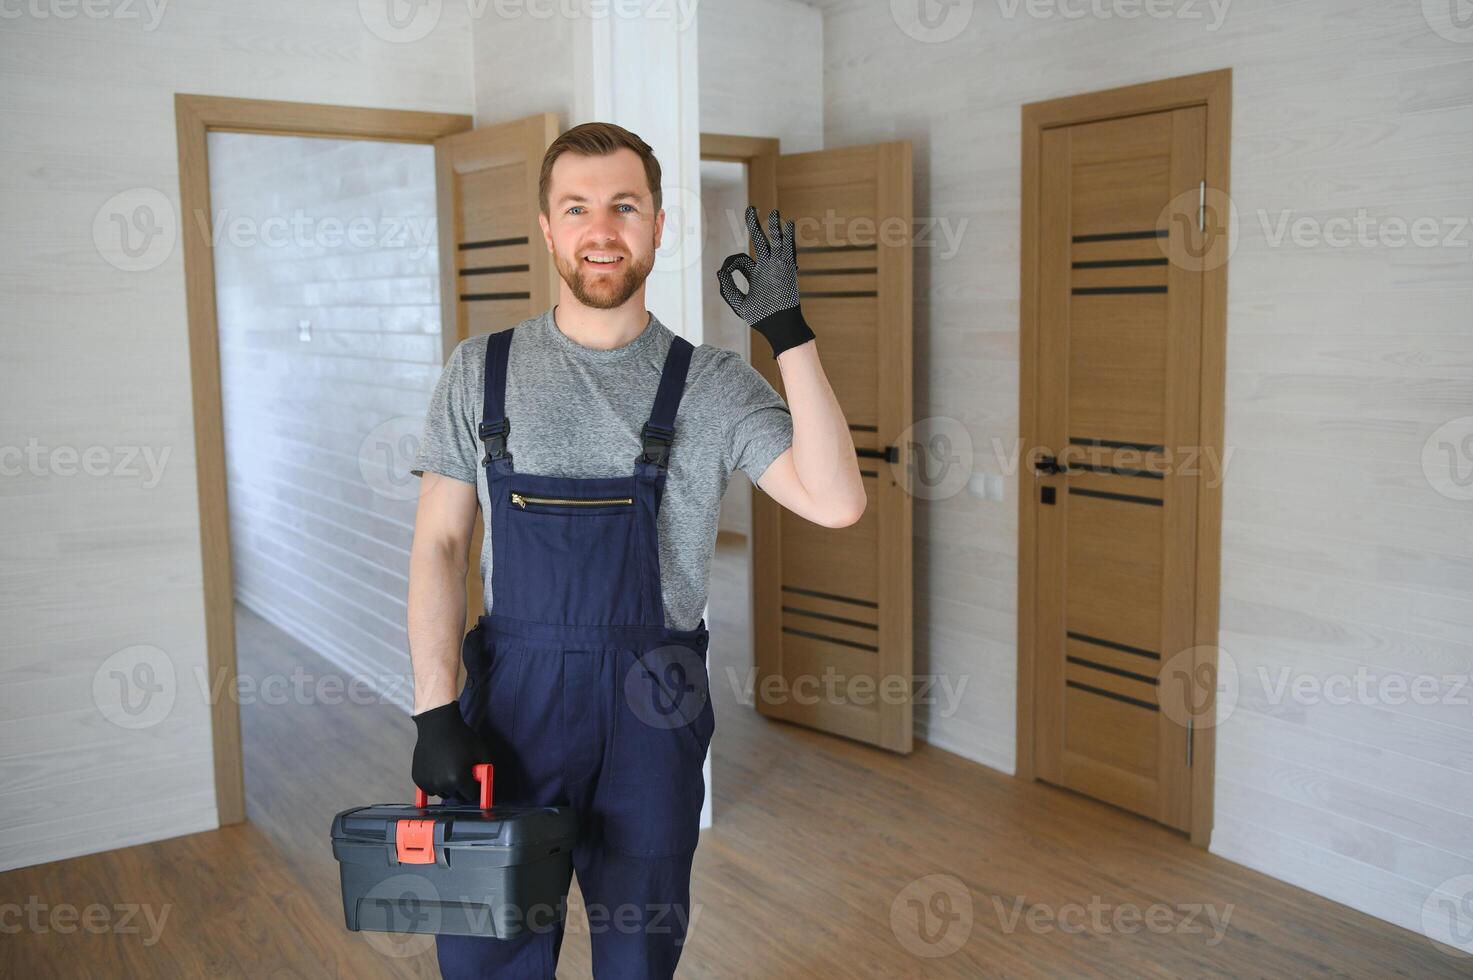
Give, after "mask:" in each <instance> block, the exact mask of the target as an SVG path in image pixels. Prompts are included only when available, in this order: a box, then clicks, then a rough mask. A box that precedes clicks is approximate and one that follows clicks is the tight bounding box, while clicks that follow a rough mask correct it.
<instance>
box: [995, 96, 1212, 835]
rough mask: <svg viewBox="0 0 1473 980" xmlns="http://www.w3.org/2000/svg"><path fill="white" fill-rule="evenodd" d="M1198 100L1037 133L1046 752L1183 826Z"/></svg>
mask: <svg viewBox="0 0 1473 980" xmlns="http://www.w3.org/2000/svg"><path fill="white" fill-rule="evenodd" d="M1206 118H1207V109H1206V107H1205V106H1202V105H1195V106H1187V107H1182V108H1176V109H1171V110H1168V111H1161V112H1151V113H1143V114H1139V115H1133V116H1129V117H1125V118H1117V119H1107V120H1101V121H1096V122H1088V123H1082V124H1077V125H1072V126H1058V127H1054V128H1050V129H1046V130H1044V131H1043V133H1042V135H1041V141H1040V144H1039V155H1038V175H1037V179H1038V189H1039V192H1040V194H1039V211H1038V226H1037V236H1038V237H1037V247H1038V268H1037V276H1038V278H1037V283H1038V293H1037V303H1038V308H1037V316H1038V319H1037V330H1038V348H1037V350H1038V356H1037V364H1036V368H1037V374H1036V377H1035V399H1036V401H1035V406H1036V413H1037V416H1036V420H1035V427H1034V432H1035V435H1036V438H1037V444H1036V449H1037V452H1035V454H1034V456H1033V458H1026V457H1025V460H1024V462H1025V465H1028V466H1029V467H1030V468H1031V470H1032V472H1031V473H1029V472H1024V473H1023V474H1021V476H1020V479H1021V480H1022V481H1023V482H1022V486H1023V489H1024V492H1031V493H1032V494H1033V495H1034V499H1033V501H1032V503H1033V507H1034V508H1035V509H1034V511H1033V514H1034V516H1035V521H1036V523H1035V530H1036V537H1035V548H1036V550H1035V553H1034V556H1033V557H1034V565H1033V567H1034V569H1035V578H1034V581H1033V583H1032V587H1033V590H1034V591H1033V597H1034V615H1035V617H1036V618H1035V622H1034V629H1033V633H1032V635H1033V642H1034V647H1033V665H1034V670H1035V674H1034V678H1033V680H1034V684H1035V691H1036V704H1035V711H1036V714H1035V719H1034V721H1035V731H1034V737H1035V744H1034V752H1035V765H1036V772H1037V775H1038V776H1039V777H1040V778H1042V779H1045V780H1048V781H1050V782H1054V783H1057V784H1059V785H1061V786H1066V787H1069V788H1071V789H1074V790H1078V791H1080V792H1083V793H1086V794H1089V795H1091V796H1094V797H1096V798H1099V799H1102V800H1105V801H1107V802H1110V803H1114V804H1116V805H1118V806H1121V807H1124V808H1126V809H1129V810H1132V811H1134V812H1136V813H1140V814H1143V815H1145V816H1148V817H1151V818H1152V819H1155V820H1158V821H1160V822H1162V823H1164V824H1167V825H1169V826H1171V827H1175V828H1178V829H1182V830H1186V829H1189V827H1190V824H1191V816H1192V812H1191V811H1192V792H1191V780H1192V777H1191V765H1192V757H1191V756H1192V750H1193V741H1192V739H1193V731H1192V728H1193V722H1194V718H1193V715H1192V712H1190V711H1183V710H1180V709H1181V708H1182V705H1181V704H1178V703H1176V702H1174V701H1172V698H1173V697H1177V698H1180V697H1181V696H1182V694H1183V691H1182V690H1181V687H1180V684H1179V680H1180V678H1179V677H1177V676H1175V675H1176V674H1177V672H1179V671H1180V670H1181V669H1182V668H1183V659H1182V657H1183V656H1185V657H1186V658H1188V660H1190V658H1191V657H1192V656H1193V654H1192V649H1193V647H1194V645H1195V643H1196V641H1195V638H1194V637H1195V628H1194V620H1195V608H1194V603H1195V602H1196V596H1197V587H1196V586H1197V583H1196V581H1195V559H1196V552H1197V545H1198V542H1197V523H1198V522H1197V518H1198V514H1197V507H1198V489H1199V488H1198V481H1199V479H1201V472H1200V468H1199V467H1198V466H1194V465H1184V464H1187V463H1188V462H1189V461H1191V460H1193V459H1197V458H1198V457H1195V456H1194V455H1193V450H1194V449H1195V448H1196V447H1200V446H1201V445H1202V438H1201V433H1200V431H1199V430H1200V420H1199V401H1200V391H1199V384H1198V379H1199V376H1200V373H1201V357H1202V350H1201V336H1202V309H1203V306H1202V273H1201V263H1200V261H1194V258H1193V257H1194V256H1200V255H1201V254H1202V253H1201V248H1202V244H1203V228H1202V223H1203V211H1204V199H1205V186H1206V185H1205V180H1206V172H1205V155H1206V139H1207V130H1206Z"/></svg>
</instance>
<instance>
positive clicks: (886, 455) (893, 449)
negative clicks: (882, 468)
mask: <svg viewBox="0 0 1473 980" xmlns="http://www.w3.org/2000/svg"><path fill="white" fill-rule="evenodd" d="M854 455H856V456H863V457H867V458H870V459H883V460H884V461H885V462H887V463H898V462H900V447H899V446H886V447H885V448H884V449H883V450H880V449H856V450H854Z"/></svg>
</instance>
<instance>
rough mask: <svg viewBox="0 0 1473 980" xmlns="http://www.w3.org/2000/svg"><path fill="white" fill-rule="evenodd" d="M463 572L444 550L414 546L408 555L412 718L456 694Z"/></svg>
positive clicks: (462, 618) (462, 562) (463, 563)
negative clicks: (412, 673) (412, 695)
mask: <svg viewBox="0 0 1473 980" xmlns="http://www.w3.org/2000/svg"><path fill="white" fill-rule="evenodd" d="M466 570H467V569H466V559H465V558H464V557H457V556H456V555H455V554H454V553H453V551H452V549H450V548H448V547H443V546H440V545H435V544H420V543H419V542H416V543H415V544H414V546H413V547H412V548H411V550H410V555H409V611H408V628H409V659H410V663H411V665H412V667H413V669H414V711H415V713H416V714H418V713H419V712H421V711H427V710H429V709H430V708H434V707H438V706H439V705H442V704H445V703H447V702H449V701H453V700H455V698H456V696H457V695H458V694H459V691H458V690H457V684H458V681H459V662H460V643H461V639H462V627H463V626H464V625H465V601H466V599H465V576H466Z"/></svg>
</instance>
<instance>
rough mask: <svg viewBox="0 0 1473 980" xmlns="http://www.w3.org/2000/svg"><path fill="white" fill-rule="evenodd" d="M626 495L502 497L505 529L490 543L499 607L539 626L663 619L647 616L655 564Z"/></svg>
mask: <svg viewBox="0 0 1473 980" xmlns="http://www.w3.org/2000/svg"><path fill="white" fill-rule="evenodd" d="M622 489H623V488H622V487H618V486H613V487H591V488H587V489H585V488H581V487H580V488H577V489H576V490H575V489H574V488H572V487H569V488H567V490H565V491H561V492H559V490H549V491H544V492H542V493H533V492H530V491H524V490H519V489H514V488H508V489H507V490H505V491H503V492H504V493H506V494H507V496H506V497H505V498H503V500H504V501H505V503H504V504H503V507H502V513H503V514H504V515H505V524H504V525H503V526H501V527H498V528H497V529H496V531H495V532H494V533H493V534H492V541H491V551H492V575H493V579H494V582H493V588H492V592H493V597H492V602H493V603H494V606H495V608H496V609H497V610H500V611H502V612H504V613H505V614H506V615H509V616H512V617H514V618H517V619H528V620H532V621H535V622H541V623H569V624H580V625H605V626H606V625H635V624H644V623H646V622H650V621H657V620H654V618H653V614H652V613H650V612H649V611H648V610H649V607H650V606H651V604H652V603H653V602H655V597H656V596H657V595H658V592H656V591H654V589H655V588H657V587H658V583H657V582H656V583H655V584H651V581H650V580H652V579H654V580H657V579H658V572H657V571H656V568H657V566H656V565H654V564H653V560H654V559H653V557H652V556H651V555H648V554H646V551H647V550H649V549H647V547H646V545H645V543H644V542H643V541H642V539H641V527H642V524H643V522H642V521H641V520H640V507H639V505H638V504H637V502H636V500H635V498H634V496H633V495H632V494H631V495H629V496H625V495H622V494H620V492H619V491H620V490H622ZM600 491H602V492H600ZM503 532H504V534H503Z"/></svg>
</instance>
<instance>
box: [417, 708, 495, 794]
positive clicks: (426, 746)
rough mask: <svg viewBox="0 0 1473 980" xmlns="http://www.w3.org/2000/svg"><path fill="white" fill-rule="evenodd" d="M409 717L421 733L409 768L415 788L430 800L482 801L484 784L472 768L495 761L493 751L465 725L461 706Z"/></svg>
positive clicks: (424, 712) (432, 709)
mask: <svg viewBox="0 0 1473 980" xmlns="http://www.w3.org/2000/svg"><path fill="white" fill-rule="evenodd" d="M410 717H411V718H413V720H414V727H415V728H417V729H418V730H419V737H418V738H417V739H416V740H415V743H414V761H413V762H412V763H411V765H410V770H411V775H412V776H413V777H414V785H416V786H418V787H419V788H420V789H422V790H424V791H425V792H426V793H428V794H430V795H431V796H439V797H442V798H443V797H446V796H452V795H453V796H458V797H460V798H461V799H462V800H476V799H480V796H481V784H480V783H478V782H476V777H475V774H474V773H473V772H472V771H471V767H472V766H474V765H475V764H476V763H478V762H490V761H492V760H491V748H490V746H489V745H487V744H486V740H485V739H483V738H482V737H481V736H480V735H478V734H477V733H476V730H475V729H474V728H472V727H471V726H469V725H467V724H466V723H465V719H464V718H462V717H461V714H460V702H459V701H451V702H449V703H448V704H442V705H440V706H439V707H438V708H431V709H430V710H428V711H423V712H420V713H419V714H417V715H411V716H410Z"/></svg>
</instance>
